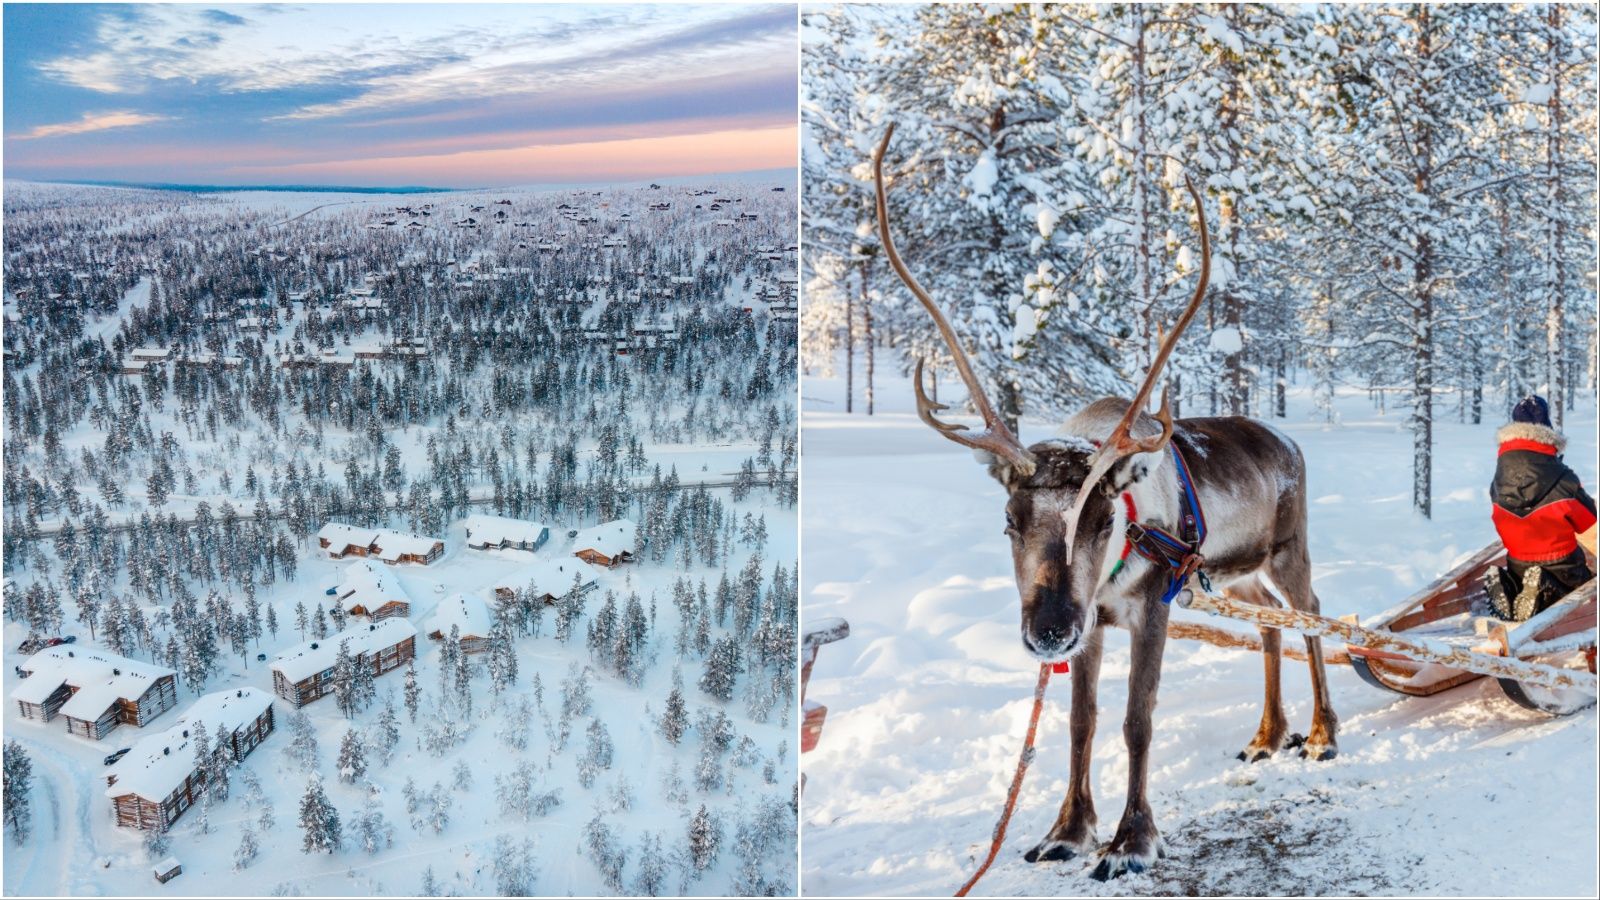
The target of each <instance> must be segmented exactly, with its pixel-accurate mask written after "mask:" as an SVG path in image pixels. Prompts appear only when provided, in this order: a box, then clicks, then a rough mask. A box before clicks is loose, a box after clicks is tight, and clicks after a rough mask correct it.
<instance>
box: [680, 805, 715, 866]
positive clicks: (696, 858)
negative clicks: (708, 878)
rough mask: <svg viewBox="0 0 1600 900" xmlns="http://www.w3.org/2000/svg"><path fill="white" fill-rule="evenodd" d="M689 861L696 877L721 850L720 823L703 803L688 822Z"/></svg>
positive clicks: (709, 864) (712, 861)
mask: <svg viewBox="0 0 1600 900" xmlns="http://www.w3.org/2000/svg"><path fill="white" fill-rule="evenodd" d="M688 837H689V859H690V861H691V862H692V863H693V865H694V871H695V873H696V875H697V876H698V875H699V874H701V873H704V872H705V870H706V869H709V868H711V864H712V863H714V862H716V861H717V854H718V853H719V852H721V850H722V823H720V822H718V821H717V818H716V816H714V815H712V814H711V812H710V811H708V810H707V809H706V805H705V804H704V803H702V804H700V809H698V810H697V811H696V812H695V814H694V818H693V819H691V820H689V835H688Z"/></svg>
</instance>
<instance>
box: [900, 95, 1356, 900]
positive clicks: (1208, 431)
mask: <svg viewBox="0 0 1600 900" xmlns="http://www.w3.org/2000/svg"><path fill="white" fill-rule="evenodd" d="M893 135H894V127H893V125H891V126H890V127H889V129H888V131H887V132H886V133H885V134H884V136H883V139H882V141H881V142H880V143H879V144H878V148H877V151H876V152H875V153H874V154H873V157H872V171H873V179H874V182H875V185H876V189H877V216H878V232H879V235H880V236H881V239H882V242H883V248H884V251H885V253H886V255H887V256H888V258H889V262H890V265H891V266H892V267H893V268H894V271H895V273H896V274H897V275H899V276H900V280H901V281H903V282H905V285H906V287H907V288H908V289H910V291H911V293H912V294H913V295H914V296H915V297H916V298H917V300H918V301H919V302H920V303H921V304H922V306H923V308H924V309H926V310H927V312H928V315H929V316H930V317H932V319H933V323H934V325H935V326H936V327H937V328H938V330H939V334H940V335H941V336H942V337H943V339H944V342H945V344H946V345H947V346H948V347H949V350H950V356H951V359H952V360H953V361H954V363H955V367H956V371H957V372H958V373H959V374H960V376H961V380H962V382H964V383H965V384H966V386H967V390H968V392H969V393H970V395H971V401H972V404H973V405H974V406H975V407H976V408H977V412H978V413H979V415H981V416H982V418H983V422H984V430H982V431H978V432H972V431H969V430H968V429H967V428H966V426H964V425H958V424H953V423H949V422H945V421H941V420H940V419H938V418H937V417H936V416H935V413H938V412H940V411H942V410H945V409H948V407H947V406H946V405H944V404H941V403H937V402H933V401H930V400H929V399H928V397H927V395H926V393H924V391H923V381H922V361H921V360H918V362H917V365H916V372H915V375H914V378H915V381H914V383H915V391H916V401H917V415H918V416H919V417H920V418H921V419H922V421H923V422H925V423H927V424H928V425H929V426H930V427H932V428H933V429H934V430H936V431H938V432H939V433H940V434H941V435H943V436H945V437H946V438H949V439H950V440H952V441H954V442H956V443H958V444H961V445H962V446H964V447H969V448H971V449H972V450H973V451H975V453H976V455H977V456H978V457H979V460H980V461H981V462H985V463H986V464H987V466H988V470H989V474H990V475H991V476H992V477H993V478H994V479H995V480H996V481H998V482H1000V485H1001V486H1002V487H1004V488H1005V491H1006V494H1007V502H1006V507H1005V523H1006V525H1005V533H1006V535H1007V537H1009V538H1010V540H1011V557H1012V563H1013V566H1014V567H1015V570H1016V578H1017V590H1018V592H1019V594H1020V595H1021V601H1022V644H1023V646H1024V647H1026V648H1027V650H1028V652H1029V653H1031V654H1032V655H1033V656H1034V657H1035V658H1036V659H1038V660H1040V661H1041V662H1043V663H1057V662H1062V661H1065V660H1068V659H1070V660H1072V661H1073V665H1072V666H1071V678H1072V712H1071V729H1072V737H1071V743H1072V747H1071V770H1070V777H1069V787H1068V789H1067V796H1066V799H1065V800H1063V801H1062V803H1061V811H1060V814H1059V815H1057V817H1056V821H1055V824H1054V825H1053V826H1052V827H1051V829H1050V831H1049V833H1048V834H1046V835H1045V837H1044V839H1043V840H1042V841H1040V842H1039V843H1038V845H1037V846H1035V847H1034V848H1033V849H1031V850H1029V851H1028V852H1027V854H1026V855H1025V858H1026V859H1027V861H1028V862H1039V861H1043V860H1063V859H1072V858H1073V857H1075V856H1079V855H1083V856H1087V855H1088V854H1089V853H1090V852H1091V851H1094V850H1097V849H1099V844H1098V841H1097V838H1096V835H1095V826H1096V823H1097V819H1096V816H1095V808H1094V797H1093V795H1092V793H1091V791H1090V781H1089V765H1090V757H1091V755H1092V754H1091V750H1092V745H1093V741H1094V731H1095V720H1096V717H1097V713H1098V707H1097V705H1096V700H1095V689H1096V685H1097V682H1098V680H1099V674H1100V656H1101V650H1102V647H1103V643H1104V641H1103V635H1104V630H1105V626H1107V625H1117V626H1121V627H1123V628H1126V629H1127V630H1128V632H1129V634H1130V635H1131V639H1132V668H1131V670H1130V671H1129V674H1128V708H1127V715H1126V718H1125V719H1124V720H1123V723H1122V735H1123V740H1124V741H1125V743H1126V744H1127V748H1128V793H1127V801H1126V805H1125V806H1124V807H1123V811H1122V818H1121V820H1120V821H1119V822H1118V823H1117V830H1116V833H1115V834H1114V835H1113V837H1112V839H1111V843H1110V844H1109V845H1107V846H1106V847H1105V848H1104V849H1103V850H1100V854H1099V863H1098V865H1097V866H1096V867H1095V868H1094V870H1093V872H1092V873H1091V877H1093V878H1096V879H1098V880H1101V881H1105V880H1107V879H1109V878H1113V877H1117V876H1120V875H1122V874H1124V873H1126V872H1142V871H1144V870H1145V869H1146V868H1148V867H1149V866H1151V865H1153V864H1154V863H1155V861H1156V859H1157V858H1158V857H1161V856H1165V855H1166V848H1165V846H1164V844H1163V842H1162V840H1161V835H1160V832H1159V831H1158V830H1157V828H1156V824H1155V819H1154V817H1153V816H1152V814H1151V811H1150V804H1149V801H1148V800H1147V798H1146V790H1147V782H1148V768H1149V754H1150V738H1151V728H1152V726H1151V713H1152V712H1154V710H1155V705H1156V690H1157V688H1158V686H1159V685H1160V682H1161V656H1162V651H1163V649H1164V647H1165V645H1166V639H1167V619H1168V612H1169V606H1168V605H1167V603H1166V602H1164V600H1170V599H1171V598H1172V595H1174V594H1176V593H1177V592H1178V591H1179V590H1180V589H1182V588H1184V586H1185V585H1186V584H1187V582H1188V580H1189V577H1190V575H1191V574H1195V573H1203V574H1202V577H1209V579H1210V581H1211V582H1214V583H1215V585H1216V587H1217V589H1220V590H1223V591H1225V592H1226V593H1227V594H1228V595H1230V596H1234V597H1238V598H1241V599H1244V600H1248V601H1250V602H1253V603H1257V604H1262V605H1275V604H1277V602H1278V600H1277V596H1281V597H1283V598H1284V599H1286V600H1287V601H1288V602H1289V604H1290V605H1291V606H1292V607H1293V608H1294V609H1297V610H1300V611H1302V612H1310V613H1316V612H1318V610H1319V604H1318V602H1317V597H1316V595H1315V594H1314V593H1313V592H1312V590H1311V560H1310V556H1309V553H1308V552H1307V546H1306V489H1305V485H1306V479H1305V461H1304V458H1303V457H1302V456H1301V454H1300V449H1299V447H1297V446H1296V445H1295V444H1294V442H1293V441H1291V440H1290V439H1289V438H1287V437H1285V436H1284V435H1283V434H1281V433H1279V432H1278V431H1276V430H1274V429H1273V428H1272V427H1270V426H1268V425H1266V424H1264V423H1262V422H1257V421H1255V420H1253V419H1248V418H1244V417H1240V416H1227V417H1219V418H1186V419H1179V420H1177V421H1174V420H1173V418H1172V411H1171V406H1170V404H1169V397H1168V395H1167V392H1166V390H1165V389H1163V391H1162V396H1161V408H1160V411H1159V412H1157V413H1156V414H1155V416H1154V417H1152V416H1150V415H1148V414H1147V413H1146V412H1145V411H1144V410H1145V406H1146V404H1147V403H1148V401H1149V399H1150V393H1151V390H1152V388H1153V387H1154V385H1155V383H1156V380H1157V378H1158V377H1159V376H1160V374H1161V370H1162V367H1163V366H1164V365H1165V364H1166V361H1167V357H1168V356H1170V355H1171V354H1172V350H1173V347H1174V345H1176V343H1177V341H1178V337H1179V335H1181V334H1182V333H1183V330H1184V329H1185V328H1186V327H1187V326H1188V325H1189V322H1190V321H1191V320H1192V319H1193V318H1194V316H1195V313H1196V312H1197V311H1198V310H1199V307H1200V301H1201V299H1202V298H1203V297H1204V295H1205V290H1206V283H1207V281H1208V280H1209V278H1210V273H1211V245H1210V236H1209V233H1208V232H1207V229H1206V220H1205V208H1204V206H1203V205H1202V203H1201V199H1200V195H1199V192H1197V191H1196V190H1195V187H1194V184H1193V183H1192V182H1189V183H1188V190H1189V194H1190V196H1191V198H1192V199H1193V200H1194V204H1195V209H1196V216H1197V218H1198V219H1199V231H1200V248H1201V249H1200V258H1201V270H1200V281H1199V284H1198V285H1197V286H1196V287H1195V292H1194V298H1193V299H1192V300H1190V301H1189V305H1188V306H1187V307H1186V308H1185V309H1184V311H1183V313H1182V315H1181V316H1179V318H1178V320H1177V322H1176V324H1175V326H1174V327H1173V329H1172V331H1171V332H1170V333H1168V334H1167V335H1166V336H1165V338H1164V339H1163V340H1162V341H1161V344H1160V349H1159V351H1158V352H1157V353H1156V356H1155V359H1154V361H1153V363H1152V365H1151V367H1150V371H1149V372H1148V373H1147V374H1146V375H1145V378H1144V382H1143V383H1142V384H1141V385H1140V386H1139V390H1138V391H1137V392H1136V393H1135V394H1134V397H1133V400H1132V401H1128V400H1123V399H1121V398H1115V397H1107V398H1102V399H1099V400H1096V401H1094V402H1093V403H1090V404H1089V405H1088V406H1086V407H1084V408H1083V409H1082V410H1081V411H1079V412H1078V413H1077V414H1076V415H1074V416H1072V417H1071V418H1070V419H1068V420H1067V422H1066V424H1065V425H1064V426H1063V428H1062V429H1061V435H1060V436H1059V437H1057V438H1054V439H1051V440H1045V441H1040V442H1039V443H1036V444H1033V445H1032V446H1029V447H1024V446H1023V445H1022V443H1021V442H1020V441H1019V440H1018V439H1017V437H1016V436H1015V435H1014V434H1012V433H1011V429H1010V428H1008V427H1007V426H1006V423H1005V421H1004V420H1003V419H1001V418H1000V417H999V416H998V415H996V414H995V410H994V407H993V406H992V405H991V404H990V402H989V399H988V397H987V396H985V394H984V391H983V388H982V386H981V385H980V384H979V382H978V379H977V377H976V376H975V375H974V374H973V371H972V364H971V363H970V362H969V361H968V359H967V355H966V353H965V351H964V350H963V349H962V346H961V342H960V341H959V340H958V339H957V337H956V334H955V331H954V330H953V329H952V328H951V327H950V323H949V322H948V321H947V320H946V319H945V317H944V314H943V313H942V312H941V311H940V309H939V306H938V304H936V303H934V301H933V299H932V298H931V297H929V296H928V293H927V291H925V290H923V288H922V286H921V285H920V284H918V282H917V280H916V278H915V277H914V276H913V275H912V274H911V272H910V270H909V269H907V268H906V265H905V263H904V262H903V261H902V260H901V258H900V254H899V252H898V251H897V250H896V248H895V244H894V239H893V237H892V236H891V235H890V232H889V213H888V203H887V200H886V197H885V189H884V181H883V156H884V152H885V151H886V150H887V149H888V146H889V139H890V138H891V137H892V136H893ZM1184 467H1186V471H1187V475H1188V477H1187V479H1186V480H1180V477H1179V476H1180V469H1183V468H1184ZM1185 484H1188V485H1192V490H1193V496H1194V497H1197V498H1198V499H1197V500H1187V501H1186V496H1187V495H1185V488H1184V485H1185ZM1186 502H1187V505H1186ZM1201 510H1205V511H1206V512H1207V513H1209V516H1210V519H1211V520H1212V524H1213V525H1214V526H1215V527H1214V528H1213V529H1212V530H1211V531H1210V532H1209V534H1206V533H1205V532H1204V531H1203V530H1201V529H1203V528H1204V525H1203V521H1204V518H1205V514H1204V513H1201V512H1200V511H1201ZM1135 511H1137V520H1135V519H1134V512H1135ZM1196 517H1199V518H1200V519H1201V520H1202V522H1201V523H1196V522H1194V521H1193V520H1194V519H1195V518H1196ZM1196 526H1198V527H1196ZM1151 529H1159V530H1161V531H1163V532H1165V533H1167V534H1168V535H1169V536H1170V535H1175V534H1181V535H1184V538H1183V540H1184V542H1185V543H1186V544H1188V546H1186V547H1184V548H1183V550H1182V551H1181V552H1178V553H1166V554H1162V553H1157V552H1150V553H1148V554H1147V553H1146V551H1147V550H1149V549H1151V542H1150V540H1149V537H1148V536H1149V533H1150V530H1151ZM1202 540H1203V541H1204V547H1203V549H1204V551H1205V553H1204V556H1203V557H1202V556H1201V555H1200V550H1201V549H1202V547H1200V546H1199V544H1200V542H1201V541H1202ZM1130 543H1132V544H1133V545H1134V547H1135V548H1136V549H1138V550H1139V551H1140V552H1138V553H1128V552H1127V550H1128V549H1129V547H1128V545H1129V544H1130ZM1155 549H1156V550H1160V549H1161V548H1160V547H1156V548H1155ZM1202 565H1203V569H1202V568H1201V567H1202ZM1269 585H1270V586H1271V587H1270V589H1269ZM1275 594H1276V595H1277V596H1275ZM1280 640H1281V636H1280V634H1279V632H1278V630H1277V629H1268V628H1263V629H1261V645H1262V653H1263V656H1264V657H1265V662H1266V698H1265V708H1264V709H1263V711H1262V713H1261V724H1260V727H1258V728H1257V730H1256V733H1255V736H1254V737H1253V738H1251V740H1250V743H1249V744H1247V745H1246V746H1245V748H1244V750H1243V751H1242V752H1241V753H1240V754H1239V759H1241V760H1248V761H1250V762H1255V761H1258V760H1262V759H1266V758H1267V757H1269V756H1271V755H1272V754H1274V753H1276V752H1278V751H1279V750H1282V749H1292V748H1294V747H1298V748H1299V749H1300V755H1301V756H1302V757H1309V758H1312V759H1318V760H1325V759H1332V758H1333V757H1334V755H1335V754H1336V753H1337V752H1338V746H1337V743H1336V740H1335V738H1336V734H1337V731H1338V718H1337V716H1336V715H1335V714H1334V711H1333V705H1332V703H1331V702H1330V700H1329V697H1328V683H1327V674H1326V672H1325V671H1324V670H1323V658H1322V641H1321V638H1318V637H1313V636H1307V637H1306V639H1305V641H1306V653H1307V658H1308V659H1309V661H1310V666H1311V685H1312V691H1313V693H1314V695H1315V711H1314V712H1313V714H1312V722H1311V731H1310V734H1309V736H1307V737H1304V738H1302V737H1300V736H1299V735H1293V736H1290V735H1289V729H1288V725H1287V722H1286V720H1285V718H1284V714H1283V703H1282V697H1281V695H1280V692H1279V670H1280V666H1281V659H1282V658H1281V647H1282V645H1281V642H1280Z"/></svg>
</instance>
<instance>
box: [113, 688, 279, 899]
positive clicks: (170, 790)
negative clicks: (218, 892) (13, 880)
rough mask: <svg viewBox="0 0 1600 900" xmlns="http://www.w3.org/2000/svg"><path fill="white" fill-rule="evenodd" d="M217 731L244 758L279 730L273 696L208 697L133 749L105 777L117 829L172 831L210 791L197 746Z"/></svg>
mask: <svg viewBox="0 0 1600 900" xmlns="http://www.w3.org/2000/svg"><path fill="white" fill-rule="evenodd" d="M219 726H220V728H221V729H222V730H223V731H226V732H228V742H229V744H230V745H231V746H232V748H233V755H234V758H235V759H244V758H245V757H246V756H249V755H250V753H251V751H253V750H255V749H256V747H257V746H258V745H260V743H261V742H262V741H263V740H266V737H267V735H269V734H271V733H272V731H273V729H274V727H275V726H276V720H275V718H274V717H273V713H272V695H271V694H269V693H267V692H266V691H263V690H261V689H260V688H253V687H246V688H235V689H233V690H229V691H218V692H216V693H214V694H207V695H205V696H204V697H201V698H200V699H199V700H196V701H195V702H194V705H193V706H191V707H189V709H188V710H186V711H185V712H184V714H183V717H182V718H180V719H179V720H178V721H177V723H176V724H174V725H173V726H172V727H171V728H168V729H167V730H166V731H164V732H161V733H159V734H153V735H150V736H149V737H146V738H143V739H141V740H140V741H139V742H138V743H137V744H134V745H133V747H131V748H130V749H129V752H128V754H127V755H126V756H124V757H122V759H120V760H118V761H117V762H116V764H115V765H113V766H112V767H111V771H109V772H107V773H106V792H105V793H106V796H107V797H109V798H111V805H112V808H113V809H114V811H115V813H116V818H117V825H119V826H121V827H123V828H137V829H140V830H142V831H165V830H167V829H168V828H171V827H172V823H174V822H176V821H177V820H178V817H179V816H182V815H183V814H184V812H185V811H187V810H188V809H189V807H191V806H193V805H194V804H195V802H196V801H198V800H199V799H200V796H201V795H202V794H204V793H205V791H206V773H205V772H203V771H201V770H200V769H197V768H195V758H194V744H193V741H194V739H195V737H196V736H198V734H199V732H200V730H201V729H204V730H205V733H206V737H207V739H210V738H213V737H215V736H216V733H217V730H218V728H219ZM158 872H159V869H158ZM157 877H158V878H159V877H160V875H159V874H158V875H157Z"/></svg>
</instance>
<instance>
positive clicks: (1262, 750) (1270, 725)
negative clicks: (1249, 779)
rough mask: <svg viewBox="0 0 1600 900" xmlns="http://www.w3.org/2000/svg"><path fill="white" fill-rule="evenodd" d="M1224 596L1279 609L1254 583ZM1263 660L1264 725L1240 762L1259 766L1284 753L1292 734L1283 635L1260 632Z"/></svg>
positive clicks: (1262, 712)
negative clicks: (1286, 714)
mask: <svg viewBox="0 0 1600 900" xmlns="http://www.w3.org/2000/svg"><path fill="white" fill-rule="evenodd" d="M1224 593H1226V594H1228V595H1229V596H1232V597H1236V598H1238V599H1240V600H1243V601H1245V602H1247V603H1254V604H1256V605H1258V606H1277V605H1278V601H1277V600H1276V599H1274V598H1273V596H1272V595H1271V594H1269V593H1267V591H1266V590H1265V589H1264V588H1262V587H1261V586H1260V584H1259V583H1258V582H1256V581H1255V579H1253V578H1252V579H1251V580H1250V583H1249V584H1248V585H1239V586H1236V587H1231V588H1229V589H1228V590H1226V591H1225V592H1224ZM1261 657H1262V661H1263V663H1264V665H1265V672H1264V674H1265V676H1266V696H1265V698H1264V699H1263V700H1262V705H1261V725H1260V727H1258V728H1257V729H1256V736H1255V737H1253V738H1251V739H1250V743H1248V744H1246V745H1245V748H1244V749H1243V750H1241V751H1239V759H1240V760H1243V761H1245V762H1260V761H1261V760H1263V759H1267V758H1269V757H1271V756H1272V755H1273V754H1274V753H1277V752H1278V751H1279V750H1281V749H1283V743H1284V737H1285V735H1287V734H1288V733H1289V721H1288V719H1285V718H1284V716H1283V690H1282V670H1283V632H1282V631H1279V630H1278V629H1276V628H1262V629H1261Z"/></svg>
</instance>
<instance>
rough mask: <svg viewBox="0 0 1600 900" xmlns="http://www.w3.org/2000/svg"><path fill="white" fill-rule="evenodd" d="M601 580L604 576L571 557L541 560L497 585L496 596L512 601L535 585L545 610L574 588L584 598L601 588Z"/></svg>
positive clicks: (534, 589)
mask: <svg viewBox="0 0 1600 900" xmlns="http://www.w3.org/2000/svg"><path fill="white" fill-rule="evenodd" d="M599 577H600V573H599V572H596V571H595V569H594V567H593V566H591V565H589V564H588V563H586V562H584V561H582V560H578V559H573V558H572V557H570V556H562V557H556V558H554V559H541V560H538V561H536V562H534V563H533V564H532V565H529V566H526V567H524V568H521V569H518V570H517V571H516V572H514V573H512V574H511V575H508V576H506V577H505V578H503V579H501V580H500V581H497V582H495V587H494V594H495V596H496V597H499V598H500V599H501V600H510V599H511V598H512V597H515V596H516V594H517V591H520V590H523V589H525V588H528V587H529V586H530V585H531V586H532V589H533V591H534V594H535V596H536V597H537V598H538V599H541V600H543V601H544V605H545V606H554V605H555V602H556V601H557V600H560V599H561V598H562V597H565V596H566V595H567V594H568V593H570V592H571V591H572V587H573V585H574V584H576V585H577V587H578V592H579V593H580V594H587V593H588V592H590V591H592V590H594V589H595V588H597V587H599Z"/></svg>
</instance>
